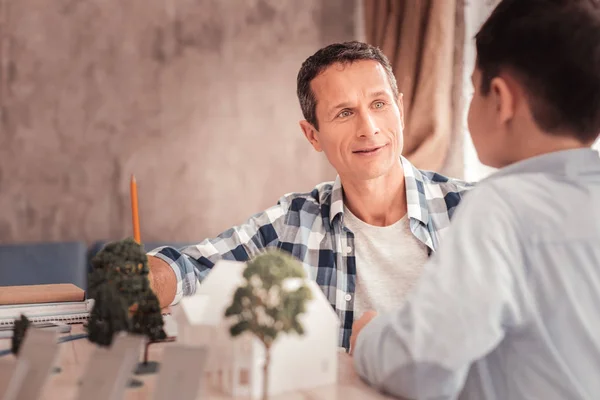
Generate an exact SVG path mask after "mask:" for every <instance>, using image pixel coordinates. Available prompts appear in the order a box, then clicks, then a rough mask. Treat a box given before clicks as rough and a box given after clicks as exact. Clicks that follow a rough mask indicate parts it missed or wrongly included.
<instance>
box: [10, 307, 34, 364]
mask: <svg viewBox="0 0 600 400" xmlns="http://www.w3.org/2000/svg"><path fill="white" fill-rule="evenodd" d="M29 325H30V322H29V319H27V317H26V316H25V315H23V314H21V318H19V319H16V320H15V325H14V327H13V336H12V341H11V347H10V350H11V351H12V353H13V354H14V355H17V354H19V349H20V348H21V343H23V339H24V338H25V333H27V328H29Z"/></svg>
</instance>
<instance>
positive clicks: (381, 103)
mask: <svg viewBox="0 0 600 400" xmlns="http://www.w3.org/2000/svg"><path fill="white" fill-rule="evenodd" d="M374 105H375V108H383V106H385V103H384V102H383V101H376V102H375V104H374Z"/></svg>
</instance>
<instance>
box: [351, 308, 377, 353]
mask: <svg viewBox="0 0 600 400" xmlns="http://www.w3.org/2000/svg"><path fill="white" fill-rule="evenodd" d="M376 316H377V312H375V311H365V313H364V314H363V315H361V317H360V318H359V319H358V320H356V321H354V323H353V324H352V336H350V354H352V353H353V352H354V345H355V344H356V338H358V335H359V334H360V331H361V330H362V329H363V328H364V327H365V326H366V325H367V324H368V323H369V322H371V320H372V319H373V318H375V317H376Z"/></svg>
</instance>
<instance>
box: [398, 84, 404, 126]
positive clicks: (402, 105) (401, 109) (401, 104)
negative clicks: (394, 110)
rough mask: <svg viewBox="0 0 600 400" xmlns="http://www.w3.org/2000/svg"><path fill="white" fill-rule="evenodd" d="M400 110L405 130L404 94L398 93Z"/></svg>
mask: <svg viewBox="0 0 600 400" xmlns="http://www.w3.org/2000/svg"><path fill="white" fill-rule="evenodd" d="M398 110H399V111H400V121H402V130H404V94H403V93H399V94H398Z"/></svg>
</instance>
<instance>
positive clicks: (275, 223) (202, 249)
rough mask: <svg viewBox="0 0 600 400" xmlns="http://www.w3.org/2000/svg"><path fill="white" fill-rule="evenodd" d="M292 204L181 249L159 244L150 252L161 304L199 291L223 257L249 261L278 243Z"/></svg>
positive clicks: (282, 203)
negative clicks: (200, 285) (202, 282)
mask: <svg viewBox="0 0 600 400" xmlns="http://www.w3.org/2000/svg"><path fill="white" fill-rule="evenodd" d="M287 210H288V205H287V203H286V202H285V200H284V199H281V200H280V201H279V203H278V204H277V205H276V206H274V207H271V208H269V209H268V210H266V211H264V212H261V213H258V214H256V215H254V216H252V217H251V218H249V219H248V220H247V221H246V222H244V223H243V224H241V225H238V226H235V227H233V228H231V229H228V230H227V231H225V232H223V233H221V234H220V235H219V236H217V237H216V238H212V239H205V240H203V241H202V242H201V243H199V244H196V245H193V246H187V247H185V248H183V249H181V250H178V249H175V248H173V247H159V248H157V249H154V250H152V251H150V252H148V263H149V268H150V276H149V279H150V285H151V287H152V289H153V290H154V292H155V293H156V295H157V297H158V299H159V301H160V305H161V307H166V306H168V305H171V304H175V303H177V302H179V300H181V298H182V297H183V296H189V295H192V294H194V293H195V291H196V284H197V282H201V281H202V280H203V279H204V277H206V275H207V274H208V273H209V271H210V269H211V268H212V267H213V266H214V264H215V263H216V262H217V261H219V260H221V259H225V260H235V261H247V260H249V259H250V258H251V257H253V256H254V255H256V254H258V253H259V252H260V251H261V250H262V249H264V248H266V247H271V246H275V245H277V243H278V242H279V235H280V233H281V232H282V231H283V226H284V223H285V216H286V214H287Z"/></svg>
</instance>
